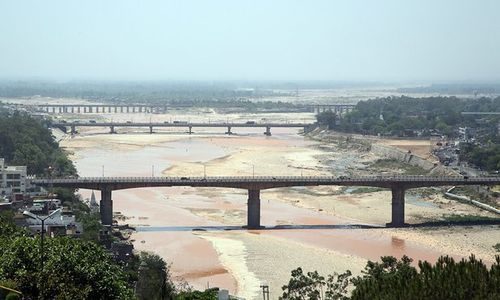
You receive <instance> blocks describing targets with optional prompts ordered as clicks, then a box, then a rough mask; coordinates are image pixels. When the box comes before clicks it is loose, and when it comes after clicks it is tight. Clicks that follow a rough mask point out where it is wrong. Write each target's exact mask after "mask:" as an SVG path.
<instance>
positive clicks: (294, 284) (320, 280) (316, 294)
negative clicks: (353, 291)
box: [280, 268, 351, 300]
mask: <svg viewBox="0 0 500 300" xmlns="http://www.w3.org/2000/svg"><path fill="white" fill-rule="evenodd" d="M350 276H351V272H350V271H346V272H345V273H343V274H340V275H338V274H336V273H335V274H333V275H329V276H328V277H327V278H326V279H325V277H323V276H321V275H319V274H318V272H317V271H314V272H307V274H304V272H303V271H302V268H297V269H295V270H293V271H292V278H291V279H290V281H289V282H288V284H287V285H284V286H283V287H282V288H281V289H282V290H283V295H282V296H281V297H280V299H284V300H285V299H286V300H301V299H311V300H319V299H328V300H343V299H348V298H347V296H346V294H347V287H348V285H349V278H350Z"/></svg>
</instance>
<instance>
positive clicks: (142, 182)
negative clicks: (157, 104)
mask: <svg viewBox="0 0 500 300" xmlns="http://www.w3.org/2000/svg"><path fill="white" fill-rule="evenodd" d="M28 181H29V182H30V183H31V184H34V185H38V186H46V187H47V186H54V187H66V188H83V189H92V190H100V191H101V202H100V212H101V221H102V223H103V224H104V225H111V224H112V221H113V201H112V198H111V193H112V191H113V190H121V189H132V188H144V187H172V186H190V187H218V188H237V189H246V190H248V202H247V227H248V228H250V229H256V228H260V191H261V190H265V189H271V188H281V187H293V186H322V185H336V186H372V187H381V188H387V189H391V191H392V220H391V222H390V223H388V224H387V225H388V226H393V227H400V226H404V224H405V223H404V218H405V216H404V214H405V191H406V190H407V189H412V188H419V187H429V186H455V185H499V184H500V177H499V176H495V177H466V176H464V177H450V176H447V177H438V176H361V177H345V176H341V177H332V176H308V177H303V176H252V177H248V176H237V177H80V178H54V179H50V178H34V177H30V178H28ZM145 201H146V200H145Z"/></svg>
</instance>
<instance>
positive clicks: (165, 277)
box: [136, 252, 174, 300]
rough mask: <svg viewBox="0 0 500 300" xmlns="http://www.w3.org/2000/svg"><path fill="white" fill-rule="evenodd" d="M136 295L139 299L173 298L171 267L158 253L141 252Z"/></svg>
mask: <svg viewBox="0 0 500 300" xmlns="http://www.w3.org/2000/svg"><path fill="white" fill-rule="evenodd" d="M139 260H140V266H139V269H138V280H137V285H136V295H137V298H139V299H145V300H146V299H147V300H156V299H158V300H160V299H171V297H172V296H173V295H174V285H173V283H172V281H171V279H170V268H169V266H168V265H167V263H166V262H165V261H164V260H163V259H162V258H161V257H160V256H158V255H156V254H152V253H148V252H141V254H140V256H139Z"/></svg>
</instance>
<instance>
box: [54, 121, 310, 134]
mask: <svg viewBox="0 0 500 300" xmlns="http://www.w3.org/2000/svg"><path fill="white" fill-rule="evenodd" d="M52 126H53V127H58V128H61V129H63V130H64V131H66V132H67V129H66V128H70V129H71V134H76V133H77V130H76V128H77V127H109V133H116V128H117V127H146V128H149V133H153V132H154V131H153V128H155V127H183V128H186V129H188V133H189V134H192V133H193V128H196V127H205V128H212V127H214V128H215V127H223V128H226V129H227V131H226V132H225V133H226V134H232V133H233V132H232V131H231V129H232V128H240V127H243V128H259V127H260V128H265V131H264V134H265V135H267V136H270V135H271V128H273V127H286V128H303V129H304V131H305V132H307V131H309V129H310V128H313V127H314V126H315V125H314V124H308V123H255V122H247V123H188V122H177V121H174V122H173V123H169V122H164V123H146V122H143V123H132V122H125V123H116V122H99V123H97V122H92V123H90V122H89V123H76V122H72V123H68V122H53V123H52Z"/></svg>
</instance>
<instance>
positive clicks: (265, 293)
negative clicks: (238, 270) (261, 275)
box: [260, 285, 269, 300]
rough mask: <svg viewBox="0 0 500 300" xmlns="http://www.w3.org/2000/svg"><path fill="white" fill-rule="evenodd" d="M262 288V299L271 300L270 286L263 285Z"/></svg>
mask: <svg viewBox="0 0 500 300" xmlns="http://www.w3.org/2000/svg"><path fill="white" fill-rule="evenodd" d="M260 288H261V289H262V299H263V300H269V286H268V285H261V286H260ZM266 296H267V297H266Z"/></svg>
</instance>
